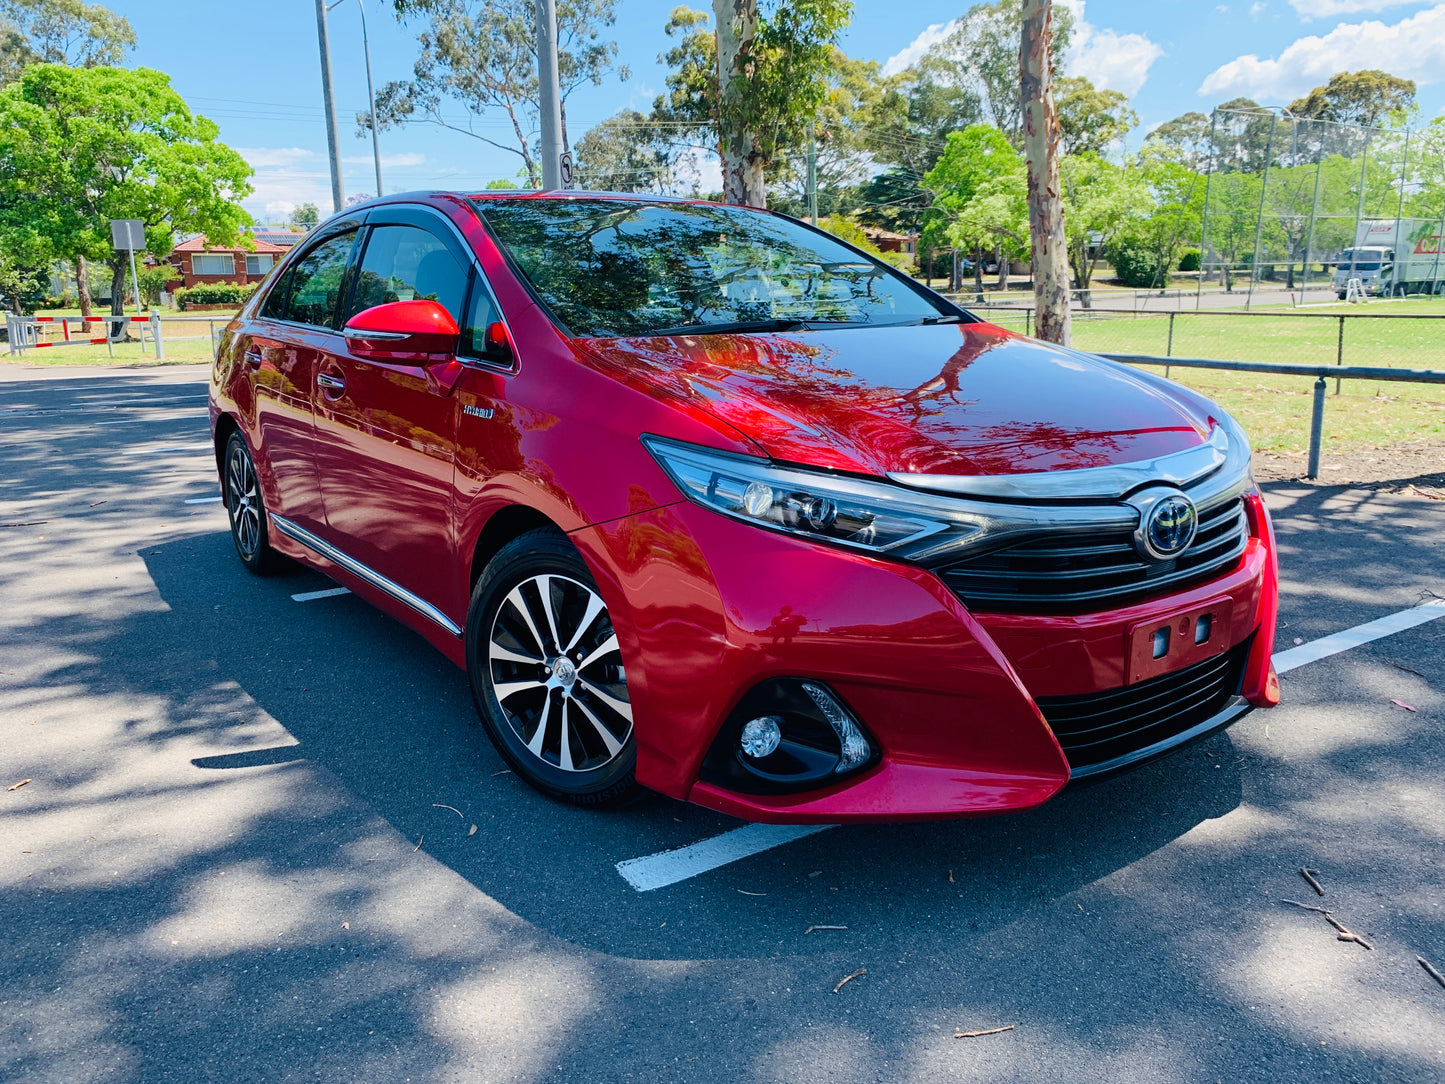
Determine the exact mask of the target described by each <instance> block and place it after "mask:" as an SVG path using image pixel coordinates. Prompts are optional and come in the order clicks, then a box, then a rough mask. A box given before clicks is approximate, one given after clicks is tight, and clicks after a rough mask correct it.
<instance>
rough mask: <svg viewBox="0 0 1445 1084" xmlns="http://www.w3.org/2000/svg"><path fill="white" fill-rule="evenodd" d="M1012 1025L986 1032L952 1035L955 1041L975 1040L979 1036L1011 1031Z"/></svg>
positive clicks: (960, 1032) (964, 1032)
mask: <svg viewBox="0 0 1445 1084" xmlns="http://www.w3.org/2000/svg"><path fill="white" fill-rule="evenodd" d="M1013 1029H1014V1025H1013V1024H1006V1025H1005V1026H1004V1027H1001V1028H989V1029H987V1030H986V1031H956V1032H954V1033H953V1037H954V1038H955V1039H977V1038H978V1037H979V1036H980V1035H997V1034H998V1033H999V1032H1001V1031H1013Z"/></svg>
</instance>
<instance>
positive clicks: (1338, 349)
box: [1335, 313, 1345, 395]
mask: <svg viewBox="0 0 1445 1084" xmlns="http://www.w3.org/2000/svg"><path fill="white" fill-rule="evenodd" d="M1344 363H1345V314H1344V313H1340V337H1339V341H1338V343H1337V344H1336V345H1335V364H1336V365H1343V364H1344ZM1340 383H1341V381H1340V379H1339V377H1336V378H1335V394H1336V395H1338V394H1340Z"/></svg>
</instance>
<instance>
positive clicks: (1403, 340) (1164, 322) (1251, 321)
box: [0, 299, 1445, 454]
mask: <svg viewBox="0 0 1445 1084" xmlns="http://www.w3.org/2000/svg"><path fill="white" fill-rule="evenodd" d="M1310 311H1311V312H1323V313H1330V314H1335V313H1340V312H1343V313H1346V314H1348V315H1347V318H1346V321H1345V352H1344V362H1345V364H1346V365H1371V366H1385V367H1390V368H1409V369H1436V370H1445V319H1442V320H1439V321H1435V320H1372V319H1365V318H1361V317H1362V316H1374V315H1383V314H1387V313H1405V312H1408V313H1424V314H1432V315H1436V314H1438V315H1441V316H1445V301H1421V300H1413V299H1412V300H1409V301H1403V302H1372V303H1371V304H1370V305H1368V306H1364V307H1361V306H1354V305H1338V306H1335V305H1331V306H1321V307H1319V308H1312V309H1311V310H1310ZM1357 314H1359V315H1357ZM987 315H988V317H989V319H992V320H993V321H994V322H996V323H999V324H1001V325H1003V326H1005V327H1010V328H1015V329H1017V330H1019V331H1022V330H1023V315H1022V314H1021V313H1018V314H1015V313H1008V312H1003V311H995V312H992V313H988V314H987ZM218 316H220V317H221V319H219V320H218V321H217V326H220V325H221V323H222V322H223V321H224V318H225V316H226V314H224V313H221V314H218ZM207 330H208V328H207V325H206V324H204V323H191V324H167V325H164V332H165V334H166V344H165V345H166V357H165V360H164V362H158V361H157V360H156V358H155V354H154V350H153V349H152V348H151V346H150V344H149V343H148V344H147V346H146V353H144V354H142V353H141V350H140V347H139V345H138V344H136V343H123V344H117V345H116V346H115V347H114V350H115V356H114V358H112V357H110V356H109V355H108V354H107V352H106V348H105V347H104V346H95V347H91V346H72V347H59V348H54V349H50V350H38V351H29V352H27V353H26V355H25V357H24V364H28V365H127V366H133V365H156V364H197V363H204V362H208V361H210V359H211V346H210V341H209V339H207V338H205V337H201V338H194V339H180V338H177V337H176V336H177V335H180V334H186V335H195V334H197V333H200V335H202V336H204V335H205V334H206V332H207ZM1338 335H1339V322H1338V321H1337V320H1332V319H1321V318H1316V317H1293V316H1283V315H1274V316H1268V315H1261V316H1237V315H1232V314H1230V313H1228V312H1225V313H1219V312H1210V311H1204V312H1193V311H1188V310H1186V311H1184V312H1181V313H1178V314H1177V315H1176V316H1175V317H1174V344H1173V355H1174V356H1176V357H1201V358H1219V359H1225V360H1238V361H1279V362H1285V363H1289V364H1297V365H1303V364H1311V363H1313V364H1318V363H1320V362H1324V363H1326V364H1333V363H1334V361H1335V357H1336V352H1337V349H1338V338H1337V337H1338ZM1168 336H1169V317H1168V314H1165V313H1140V314H1137V315H1136V314H1122V315H1120V314H1105V313H1098V314H1095V315H1086V314H1076V317H1075V322H1074V345H1075V346H1077V347H1078V348H1080V349H1082V350H1090V351H1095V352H1098V353H1111V354H1153V355H1162V354H1164V352H1165V349H1166V347H1167V345H1168ZM0 360H12V361H13V360H18V359H11V358H4V357H3V355H0ZM1154 371H1159V370H1157V369H1155V370H1154ZM1169 375H1170V377H1171V378H1173V379H1175V380H1178V381H1180V382H1181V383H1183V384H1186V385H1188V386H1189V387H1192V388H1196V389H1198V390H1199V391H1201V392H1203V393H1204V394H1205V395H1208V396H1209V397H1210V398H1212V399H1215V400H1216V401H1218V402H1219V404H1220V405H1221V406H1223V407H1224V408H1225V409H1226V410H1228V411H1229V412H1230V413H1231V414H1233V415H1234V416H1235V417H1236V418H1238V419H1239V421H1240V423H1241V424H1242V425H1243V426H1244V427H1245V429H1246V430H1247V431H1248V432H1249V434H1250V438H1251V440H1252V441H1253V443H1254V446H1255V447H1256V448H1259V449H1261V450H1264V451H1272V452H1280V453H1285V454H1301V453H1303V452H1304V450H1305V449H1306V448H1307V446H1308V443H1309V423H1310V410H1311V405H1312V396H1313V381H1312V380H1310V379H1309V378H1300V377H1288V376H1272V375H1264V374H1256V373H1231V372H1212V371H1206V370H1202V369H1187V368H1181V367H1177V366H1176V367H1174V368H1173V369H1172V370H1170V373H1169ZM1419 440H1426V441H1442V442H1445V385H1440V384H1433V385H1432V384H1400V383H1393V382H1386V381H1373V382H1372V381H1359V380H1351V381H1345V382H1343V384H1342V393H1341V394H1339V395H1336V394H1335V386H1334V384H1333V383H1331V384H1330V395H1329V398H1328V400H1327V401H1326V404H1325V428H1324V450H1325V453H1326V454H1329V453H1330V452H1337V451H1346V450H1351V449H1356V448H1362V447H1371V446H1380V445H1389V444H1394V443H1398V442H1401V441H1419Z"/></svg>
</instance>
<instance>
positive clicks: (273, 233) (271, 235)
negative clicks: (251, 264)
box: [251, 230, 306, 252]
mask: <svg viewBox="0 0 1445 1084" xmlns="http://www.w3.org/2000/svg"><path fill="white" fill-rule="evenodd" d="M251 236H252V237H254V238H255V239H256V242H257V244H260V243H261V242H262V241H264V242H266V243H267V244H268V245H276V246H278V247H279V248H280V249H281V250H282V251H283V252H284V251H285V250H286V249H288V248H290V247H291V246H292V245H294V244H296V243H297V242H299V241H300V240H301V239H302V238H304V237H305V236H306V235H305V234H304V233H293V232H292V231H290V230H252V231H251Z"/></svg>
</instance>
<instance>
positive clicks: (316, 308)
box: [266, 230, 356, 328]
mask: <svg viewBox="0 0 1445 1084" xmlns="http://www.w3.org/2000/svg"><path fill="white" fill-rule="evenodd" d="M355 240H356V231H355V230H351V231H349V232H347V233H342V234H338V235H337V236H335V237H332V238H330V239H328V240H326V241H323V242H322V243H321V244H319V245H317V246H316V247H315V248H313V249H312V250H311V251H310V252H308V253H306V254H305V255H304V256H302V257H301V259H299V260H297V261H296V265H295V267H294V268H293V269H292V271H291V276H290V279H289V281H287V283H286V284H285V285H286V288H285V291H284V294H285V297H284V302H285V304H284V308H283V306H282V301H283V298H282V293H283V291H282V290H281V289H279V288H278V289H277V290H275V291H273V293H272V294H271V297H270V298H268V299H267V301H266V315H267V316H275V317H278V318H280V319H283V320H294V321H295V322H296V323H298V324H310V325H312V326H313V327H330V328H334V327H336V326H337V323H336V308H337V305H338V303H339V301H340V298H341V294H342V292H343V290H344V288H345V286H346V261H347V258H348V257H349V256H350V255H351V246H352V242H354V241H355Z"/></svg>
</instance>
